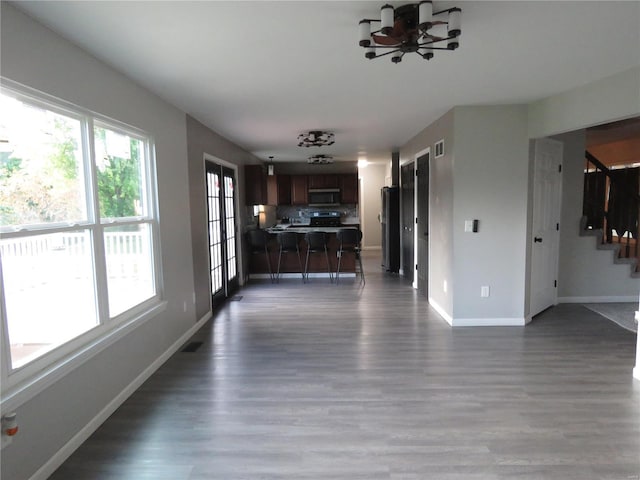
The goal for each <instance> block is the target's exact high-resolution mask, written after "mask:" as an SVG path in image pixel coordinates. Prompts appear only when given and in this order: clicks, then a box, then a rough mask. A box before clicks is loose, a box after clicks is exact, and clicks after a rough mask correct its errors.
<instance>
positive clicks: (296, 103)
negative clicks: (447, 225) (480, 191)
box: [14, 1, 640, 162]
mask: <svg viewBox="0 0 640 480" xmlns="http://www.w3.org/2000/svg"><path fill="white" fill-rule="evenodd" d="M384 3H385V2H384V1H376V2H371V1H321V2H313V1H289V2H273V1H257V2H248V1H230V2H221V1H197V2H187V1H159V2H154V1H142V2H96V1H86V2H83V1H73V2H59V1H44V2H42V1H26V2H14V4H15V5H16V6H17V7H18V8H20V9H21V10H23V11H24V12H26V13H27V14H29V15H31V16H32V17H34V18H36V19H37V20H39V21H40V22H42V23H44V24H45V25H47V26H49V27H50V28H51V29H53V30H55V31H57V32H58V33H60V34H61V35H62V36H64V37H66V38H68V39H70V40H71V41H72V42H74V43H76V44H78V45H80V46H82V47H83V48H84V49H86V50H88V51H89V52H91V53H92V54H93V55H94V56H96V57H98V58H99V59H101V60H102V61H104V62H105V63H107V64H110V65H112V66H113V67H115V68H116V69H118V70H120V71H122V72H124V73H125V74H126V75H128V76H129V77H130V78H132V79H134V80H136V81H137V82H138V83H140V84H142V85H144V86H146V87H147V88H148V89H150V90H151V91H153V92H155V93H156V94H158V95H159V96H161V97H162V98H164V99H166V100H167V101H168V102H170V103H171V104H173V105H175V106H177V107H178V108H180V109H181V110H183V111H185V112H187V113H189V114H190V115H192V116H193V117H195V118H197V119H198V120H200V121H201V122H202V123H204V124H205V125H207V126H209V127H210V128H211V129H213V130H215V131H216V132H218V133H219V134H221V135H222V136H224V137H226V138H228V139H230V140H231V141H233V142H235V143H236V144H238V145H240V146H241V147H243V148H245V149H246V150H248V151H250V152H252V153H254V154H255V155H257V156H258V157H260V158H262V159H264V160H266V159H267V158H268V157H269V156H270V155H273V156H274V157H275V161H276V162H280V161H305V160H306V158H307V157H308V156H310V155H311V154H314V153H324V154H330V155H333V156H334V157H335V158H336V160H338V161H339V160H343V161H355V160H357V159H358V157H366V158H368V159H369V160H370V161H376V160H378V161H379V160H381V159H382V160H385V161H387V160H389V158H390V152H391V151H393V150H395V149H397V148H398V147H400V146H402V145H403V144H405V143H406V142H407V141H408V140H409V139H411V138H412V137H413V136H415V135H416V134H417V133H418V132H420V131H421V130H422V129H424V128H425V127H426V126H428V125H429V124H430V123H432V122H433V121H434V120H436V119H437V118H439V117H440V116H441V115H443V114H444V113H445V112H446V111H447V110H449V109H450V108H452V107H453V106H456V105H488V104H513V103H528V102H530V101H533V100H536V99H540V98H543V97H546V96H549V95H552V94H555V93H559V92H562V91H565V90H568V89H571V88H574V87H577V86H579V85H583V84H586V83H589V82H592V81H595V80H598V79H600V78H604V77H606V76H608V75H611V74H614V73H618V72H621V71H624V70H627V69H629V68H631V67H633V66H636V65H640V2H638V1H625V2H608V1H607V2H598V1H582V2H580V1H572V2H560V1H553V2H551V1H547V2H544V1H535V2H524V1H493V2H486V1H467V2H437V1H436V2H434V4H435V7H436V8H437V9H441V8H449V7H453V6H458V7H461V8H462V31H463V34H462V37H461V46H460V48H459V49H458V50H456V51H454V52H439V54H436V56H435V58H433V59H432V60H430V61H428V62H427V61H425V60H422V59H421V58H419V57H418V56H417V55H413V56H411V55H408V56H405V59H404V60H403V61H402V63H400V64H397V65H394V64H392V63H391V61H390V60H389V57H384V58H380V59H376V60H367V59H365V58H364V50H363V49H362V48H361V47H359V46H358V22H359V21H360V20H361V19H362V18H375V17H379V9H380V7H381V6H382V5H383V4H384ZM390 3H392V4H393V5H396V6H397V5H402V4H404V3H407V2H390ZM316 129H323V130H330V131H332V132H334V133H335V135H336V142H335V144H334V145H332V146H330V147H322V148H299V147H297V141H296V138H297V136H298V134H299V133H301V132H302V131H305V130H316Z"/></svg>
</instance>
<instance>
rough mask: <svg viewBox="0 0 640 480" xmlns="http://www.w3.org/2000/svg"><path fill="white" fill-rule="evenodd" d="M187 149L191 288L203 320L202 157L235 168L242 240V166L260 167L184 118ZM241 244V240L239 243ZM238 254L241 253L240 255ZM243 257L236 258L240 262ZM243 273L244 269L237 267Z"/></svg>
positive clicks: (206, 304) (207, 295) (206, 301)
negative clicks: (236, 168)
mask: <svg viewBox="0 0 640 480" xmlns="http://www.w3.org/2000/svg"><path fill="white" fill-rule="evenodd" d="M186 125H187V146H188V162H189V165H188V169H189V197H190V204H191V209H190V218H191V253H192V258H193V284H194V286H195V296H196V305H195V308H196V318H202V317H203V316H205V315H206V314H207V313H209V312H210V311H211V291H210V287H209V283H210V279H209V245H208V233H207V202H206V191H205V190H206V189H205V171H204V155H205V153H206V154H208V155H211V156H213V157H216V158H219V159H220V160H223V161H225V162H228V163H231V164H233V165H238V166H239V167H240V168H238V177H237V178H236V182H237V189H236V197H237V200H238V202H237V205H238V220H239V225H238V235H240V236H242V233H243V232H244V226H245V215H244V212H245V210H246V207H245V204H244V199H245V194H244V189H245V181H244V168H242V166H244V165H246V164H252V163H260V160H259V159H258V158H257V157H255V156H254V155H252V154H250V153H249V152H247V151H245V150H243V149H241V148H240V147H238V146H237V145H235V144H234V143H232V142H230V141H229V140H227V139H226V138H224V137H222V136H220V135H218V134H217V133H216V132H214V131H213V130H211V129H209V128H208V127H206V126H205V125H203V124H202V123H200V122H199V121H198V120H196V119H195V118H193V117H191V116H189V115H187V121H186ZM240 240H241V242H242V241H243V239H242V238H241V239H240ZM239 253H241V252H239ZM241 258H242V256H241V255H240V256H239V261H240V259H241ZM238 269H239V272H240V273H242V272H244V268H243V265H238Z"/></svg>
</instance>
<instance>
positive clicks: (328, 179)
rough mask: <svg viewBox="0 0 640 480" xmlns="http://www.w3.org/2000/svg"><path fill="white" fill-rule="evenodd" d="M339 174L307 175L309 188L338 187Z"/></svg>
mask: <svg viewBox="0 0 640 480" xmlns="http://www.w3.org/2000/svg"><path fill="white" fill-rule="evenodd" d="M339 177H340V175H332V174H317V175H309V188H339Z"/></svg>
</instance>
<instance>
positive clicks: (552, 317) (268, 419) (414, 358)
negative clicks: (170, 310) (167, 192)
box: [52, 254, 640, 480]
mask: <svg viewBox="0 0 640 480" xmlns="http://www.w3.org/2000/svg"><path fill="white" fill-rule="evenodd" d="M366 257H367V258H366V263H365V270H366V274H367V282H366V286H365V287H364V288H361V287H360V284H359V282H358V281H353V280H352V279H351V280H349V281H341V284H340V286H336V285H331V284H329V281H328V279H317V278H312V279H311V281H310V283H308V284H303V283H302V282H301V280H300V279H283V280H281V283H280V284H279V285H272V284H270V283H268V281H259V282H257V283H252V284H250V285H249V286H248V287H247V288H244V289H243V290H241V291H240V292H239V294H238V295H241V296H242V299H241V300H239V301H233V302H229V303H227V305H226V306H225V307H223V309H222V311H221V312H220V313H219V314H218V315H217V316H216V318H215V319H214V321H212V322H210V323H209V324H207V325H206V326H205V327H204V328H203V329H202V330H201V331H200V332H199V333H198V334H197V335H196V336H195V337H194V339H193V340H197V341H202V342H203V345H202V346H201V347H200V348H199V349H198V350H197V351H196V352H192V353H186V352H181V353H177V354H176V355H174V356H173V357H172V358H171V359H170V360H169V361H168V362H167V363H166V364H165V365H164V366H163V367H161V368H160V369H159V370H158V372H157V373H156V374H155V375H153V376H152V378H150V379H149V380H148V381H147V382H146V383H145V384H144V385H143V386H142V387H141V388H140V389H139V390H138V391H137V392H136V393H135V394H134V395H133V396H132V397H131V398H130V399H129V400H127V402H125V404H124V405H123V406H122V407H121V408H120V409H119V410H118V411H117V412H116V413H115V414H114V415H113V416H112V417H111V418H109V419H108V420H107V422H106V423H105V424H104V425H103V426H102V427H101V428H100V429H99V430H98V431H97V432H96V433H95V434H94V435H93V436H92V437H91V438H90V439H89V440H88V441H87V442H86V443H85V444H84V445H83V446H82V447H81V448H80V449H79V450H78V451H77V452H76V453H75V454H74V455H72V456H71V457H70V458H69V459H68V460H67V462H66V463H65V464H64V465H63V466H62V467H61V468H60V469H58V471H57V472H56V473H55V474H54V475H53V477H52V478H53V479H56V480H68V479H91V480H96V479H114V480H116V479H117V480H143V479H153V480H165V479H166V480H187V479H189V480H202V479H225V480H239V479H251V480H253V479H261V480H265V479H266V480H269V479H291V480H293V479H295V480H298V479H309V480H311V479H313V480H316V479H317V480H323V479H356V480H357V479H363V480H364V479H366V480H376V479H394V480H400V479H403V480H416V479H446V480H449V479H465V480H466V479H478V480H480V479H481V480H487V479H505V478H517V479H527V480H533V479H558V480H560V479H562V480H567V479H580V480H590V479H608V480H614V479H616V480H617V479H620V480H629V479H638V478H640V384H639V383H638V382H637V381H634V380H633V379H632V376H631V371H632V368H633V364H634V360H635V354H634V352H635V336H634V334H632V333H630V332H628V331H626V330H624V329H622V328H620V327H618V326H617V325H615V324H613V323H611V322H609V321H608V320H606V319H604V318H603V317H600V316H599V315H597V314H596V313H594V312H591V311H589V310H587V309H586V308H584V307H581V306H577V305H560V306H558V307H556V308H553V309H550V310H548V311H546V312H544V313H543V314H541V315H540V316H538V317H536V318H535V319H534V322H533V323H532V324H531V325H529V326H527V327H525V328H521V327H490V328H486V327H485V328H458V329H451V328H450V327H449V326H448V325H447V324H446V323H445V322H444V321H443V320H442V319H441V318H440V317H439V316H438V315H437V314H436V313H435V312H434V311H433V310H431V309H430V308H429V307H428V304H427V302H426V300H425V299H424V298H422V297H420V295H419V294H417V293H416V292H415V291H414V290H413V289H411V288H410V287H409V285H408V284H407V283H406V282H405V281H403V280H402V279H400V278H398V277H389V276H385V275H382V273H381V271H380V267H379V257H377V256H375V254H374V256H372V254H367V256H366Z"/></svg>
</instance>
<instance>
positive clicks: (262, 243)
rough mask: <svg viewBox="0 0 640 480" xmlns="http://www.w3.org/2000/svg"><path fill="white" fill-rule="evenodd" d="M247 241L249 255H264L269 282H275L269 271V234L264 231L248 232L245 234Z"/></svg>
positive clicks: (271, 272)
mask: <svg viewBox="0 0 640 480" xmlns="http://www.w3.org/2000/svg"><path fill="white" fill-rule="evenodd" d="M247 240H248V242H249V252H250V253H251V254H264V255H265V256H266V258H267V268H268V269H269V278H270V279H271V282H273V281H274V280H275V276H274V274H273V271H272V270H271V254H270V252H269V233H267V232H266V231H265V230H260V229H256V230H249V231H248V232H247Z"/></svg>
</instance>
